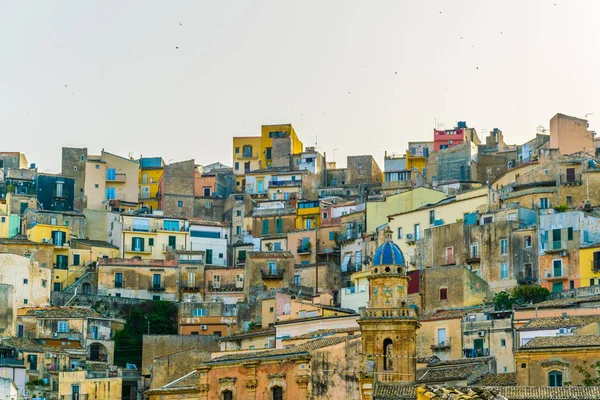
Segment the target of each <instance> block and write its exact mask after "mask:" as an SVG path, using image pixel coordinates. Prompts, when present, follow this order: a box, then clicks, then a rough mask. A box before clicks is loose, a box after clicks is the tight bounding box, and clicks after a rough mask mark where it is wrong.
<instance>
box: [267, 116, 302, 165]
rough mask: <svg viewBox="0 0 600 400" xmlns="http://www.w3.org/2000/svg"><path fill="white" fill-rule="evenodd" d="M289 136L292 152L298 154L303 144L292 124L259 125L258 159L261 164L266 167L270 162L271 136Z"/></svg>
mask: <svg viewBox="0 0 600 400" xmlns="http://www.w3.org/2000/svg"><path fill="white" fill-rule="evenodd" d="M277 137H289V138H290V139H291V142H292V154H300V153H302V151H303V150H304V145H303V144H302V142H301V141H300V139H299V138H298V136H297V135H296V131H295V130H294V127H293V126H292V124H283V125H263V126H261V138H262V139H261V142H262V143H261V147H262V152H261V154H260V159H261V161H262V164H261V166H262V167H263V168H267V167H269V166H271V163H272V151H273V138H277Z"/></svg>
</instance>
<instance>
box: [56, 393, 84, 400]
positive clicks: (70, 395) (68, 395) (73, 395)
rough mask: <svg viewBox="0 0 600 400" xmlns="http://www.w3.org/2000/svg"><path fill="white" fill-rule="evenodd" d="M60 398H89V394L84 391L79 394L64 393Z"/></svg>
mask: <svg viewBox="0 0 600 400" xmlns="http://www.w3.org/2000/svg"><path fill="white" fill-rule="evenodd" d="M60 400H88V395H87V394H83V393H78V394H63V395H61V396H60Z"/></svg>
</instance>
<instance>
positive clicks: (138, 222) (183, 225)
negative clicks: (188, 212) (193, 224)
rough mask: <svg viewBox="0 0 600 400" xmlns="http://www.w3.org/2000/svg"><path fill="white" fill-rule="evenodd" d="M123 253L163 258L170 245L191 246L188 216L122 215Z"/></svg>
mask: <svg viewBox="0 0 600 400" xmlns="http://www.w3.org/2000/svg"><path fill="white" fill-rule="evenodd" d="M121 228H122V231H121V246H120V247H121V254H122V257H123V258H132V257H136V256H137V257H141V258H143V259H154V260H164V259H165V255H166V253H167V249H168V248H172V249H175V250H186V249H187V248H188V247H189V238H190V226H189V223H188V221H187V220H185V219H177V218H163V217H159V216H154V215H135V216H133V215H127V214H123V215H121Z"/></svg>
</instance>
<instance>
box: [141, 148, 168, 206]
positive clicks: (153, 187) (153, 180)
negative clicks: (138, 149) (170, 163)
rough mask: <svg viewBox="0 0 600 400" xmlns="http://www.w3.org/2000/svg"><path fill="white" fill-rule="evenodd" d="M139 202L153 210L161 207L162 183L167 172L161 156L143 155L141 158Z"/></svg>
mask: <svg viewBox="0 0 600 400" xmlns="http://www.w3.org/2000/svg"><path fill="white" fill-rule="evenodd" d="M138 161H139V164H140V172H139V178H138V183H139V193H140V195H139V196H140V197H139V202H140V203H142V204H143V206H144V207H149V208H150V209H152V210H159V209H160V183H161V181H162V178H163V174H164V172H165V163H164V161H163V159H162V158H161V157H148V158H146V157H142V158H140V159H139V160H138Z"/></svg>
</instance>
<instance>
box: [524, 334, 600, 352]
mask: <svg viewBox="0 0 600 400" xmlns="http://www.w3.org/2000/svg"><path fill="white" fill-rule="evenodd" d="M565 347H568V348H571V347H600V335H566V336H538V337H536V338H533V339H532V340H530V341H529V342H527V343H526V344H525V345H524V346H522V347H521V349H520V350H519V351H523V350H541V349H555V350H558V349H561V348H565Z"/></svg>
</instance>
